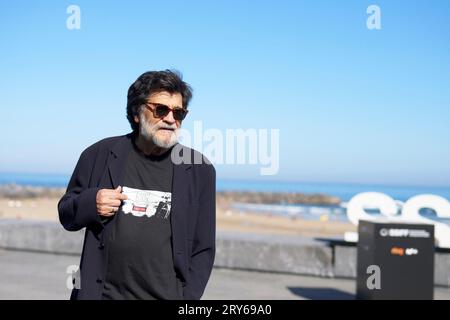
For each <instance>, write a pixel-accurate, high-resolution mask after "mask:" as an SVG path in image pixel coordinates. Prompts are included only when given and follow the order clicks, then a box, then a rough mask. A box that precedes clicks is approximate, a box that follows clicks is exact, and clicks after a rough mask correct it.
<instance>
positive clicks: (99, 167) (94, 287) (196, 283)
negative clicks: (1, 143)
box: [58, 133, 216, 299]
mask: <svg viewBox="0 0 450 320" xmlns="http://www.w3.org/2000/svg"><path fill="white" fill-rule="evenodd" d="M131 138H132V133H130V134H127V135H125V136H118V137H112V138H106V139H103V140H101V141H99V142H97V143H95V144H93V145H92V146H90V147H88V148H87V149H86V150H84V151H83V153H82V154H81V156H80V159H79V160H78V163H77V165H76V167H75V170H74V172H73V174H72V177H71V179H70V182H69V185H68V187H67V191H66V194H65V195H64V196H63V197H62V198H61V200H60V201H59V203H58V212H59V220H60V222H61V224H62V225H63V227H64V228H65V229H66V230H69V231H77V230H80V229H82V228H86V233H85V238H84V244H83V252H82V255H81V262H80V276H81V278H80V287H81V288H80V289H73V291H72V294H71V299H101V296H102V288H103V282H104V280H105V276H106V257H107V254H106V252H107V249H108V248H107V243H106V239H107V237H108V235H109V233H110V232H111V229H112V228H111V226H112V225H113V224H112V223H111V222H112V221H113V220H114V217H115V215H114V216H112V217H110V218H103V217H100V216H99V215H98V213H97V208H96V195H97V191H98V190H100V189H104V188H108V189H115V188H116V187H117V186H119V185H120V186H122V185H123V184H122V176H123V172H124V166H125V163H126V159H127V155H128V153H129V151H130V150H131V148H132V142H131ZM179 146H181V145H179ZM184 152H187V153H189V154H190V155H191V160H192V164H187V163H181V164H175V165H174V172H173V181H172V207H171V215H170V219H171V223H172V247H173V260H174V266H175V271H176V273H177V275H178V276H179V278H180V279H181V281H182V284H183V295H184V299H200V297H201V296H202V294H203V292H204V290H205V287H206V284H207V282H208V279H209V277H210V274H211V270H212V267H213V262H214V255H215V233H216V230H215V229H216V225H215V224H216V218H215V213H216V207H215V205H216V200H215V182H216V173H215V169H214V167H213V166H212V165H211V164H208V162H205V161H203V162H202V164H195V163H196V161H195V162H194V159H202V158H200V157H201V154H200V153H198V152H197V151H194V150H193V149H190V148H187V147H185V146H182V153H181V154H185V153H184ZM199 156H200V157H199Z"/></svg>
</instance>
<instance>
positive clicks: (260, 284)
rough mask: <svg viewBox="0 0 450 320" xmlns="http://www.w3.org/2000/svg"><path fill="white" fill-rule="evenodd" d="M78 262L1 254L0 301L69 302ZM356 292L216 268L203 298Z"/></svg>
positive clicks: (309, 280)
mask: <svg viewBox="0 0 450 320" xmlns="http://www.w3.org/2000/svg"><path fill="white" fill-rule="evenodd" d="M78 263H79V257H78V256H70V255H55V254H47V253H36V252H26V251H10V250H0V299H62V300H65V299H68V297H69V295H70V290H69V289H67V287H66V282H67V279H68V277H69V273H67V268H68V266H70V265H78ZM354 293H355V280H345V279H327V278H317V277H308V276H298V275H287V274H274V273H263V272H251V271H242V270H230V269H218V268H215V269H214V270H213V274H212V277H211V279H210V282H209V284H208V287H207V289H206V292H205V295H204V296H203V299H223V300H231V299H233V300H242V299H249V300H259V299H267V300H279V299H283V300H293V299H354ZM435 298H436V299H448V300H450V290H449V289H445V288H436V289H435Z"/></svg>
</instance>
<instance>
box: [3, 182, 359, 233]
mask: <svg viewBox="0 0 450 320" xmlns="http://www.w3.org/2000/svg"><path fill="white" fill-rule="evenodd" d="M4 189H7V190H9V191H8V193H5V192H3V193H2V194H1V195H0V219H33V220H47V221H58V211H57V204H58V201H59V199H60V197H61V196H62V194H63V193H64V189H61V188H59V189H46V188H25V187H13V188H4ZM11 190H14V191H11ZM274 201H282V202H283V203H293V204H295V203H307V204H336V203H337V202H338V201H339V199H336V198H335V197H327V196H325V195H303V194H273V193H262V192H251V193H243V192H218V193H217V196H216V218H217V230H218V231H220V230H225V231H239V232H251V233H259V234H282V235H293V236H295V235H299V236H309V237H342V236H343V234H344V232H346V231H355V230H356V227H355V226H353V225H352V224H351V223H350V222H346V221H329V220H328V217H327V216H321V217H320V218H319V219H317V220H311V219H302V218H300V217H293V216H281V215H275V214H271V213H268V212H264V213H262V212H252V211H243V210H240V209H236V208H234V207H233V204H234V203H258V204H261V203H273V202H274Z"/></svg>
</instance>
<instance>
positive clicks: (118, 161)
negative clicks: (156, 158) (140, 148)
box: [108, 132, 192, 189]
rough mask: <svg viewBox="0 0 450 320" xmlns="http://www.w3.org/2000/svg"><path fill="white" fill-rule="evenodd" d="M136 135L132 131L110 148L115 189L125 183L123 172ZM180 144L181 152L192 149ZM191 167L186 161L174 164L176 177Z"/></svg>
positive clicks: (109, 168) (111, 171)
mask: <svg viewBox="0 0 450 320" xmlns="http://www.w3.org/2000/svg"><path fill="white" fill-rule="evenodd" d="M134 136H135V134H134V133H133V132H132V133H129V134H127V135H125V136H122V137H120V139H119V141H118V142H117V143H116V144H114V145H113V146H112V147H111V149H110V155H109V161H108V163H109V165H108V171H109V176H110V178H111V182H112V185H113V188H114V189H115V188H117V187H118V186H119V185H120V186H122V185H123V172H124V169H125V165H126V161H127V157H128V154H129V153H130V151H131V149H132V148H133V142H132V139H133V138H134ZM178 145H180V146H181V147H182V149H181V153H184V152H191V151H192V150H191V149H190V148H188V147H186V146H184V145H181V144H178ZM172 150H173V149H172ZM191 155H192V154H191ZM191 167H192V165H191V164H186V163H181V164H174V179H175V178H176V177H177V176H178V175H179V174H180V173H181V172H183V171H185V170H188V169H190V168H191Z"/></svg>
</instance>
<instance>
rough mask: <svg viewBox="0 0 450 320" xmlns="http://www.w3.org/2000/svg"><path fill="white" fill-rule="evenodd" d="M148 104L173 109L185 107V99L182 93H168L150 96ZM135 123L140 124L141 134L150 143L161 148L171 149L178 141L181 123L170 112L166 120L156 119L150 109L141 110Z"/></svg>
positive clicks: (135, 118)
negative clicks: (162, 105)
mask: <svg viewBox="0 0 450 320" xmlns="http://www.w3.org/2000/svg"><path fill="white" fill-rule="evenodd" d="M147 103H148V104H150V107H154V105H152V104H153V103H154V104H164V105H166V106H169V107H171V108H181V107H183V98H182V96H181V94H180V93H174V94H170V93H168V92H166V91H163V92H158V93H154V94H152V95H150V96H149V98H148V99H147ZM134 121H136V123H139V134H140V135H141V136H142V137H143V138H144V139H145V140H148V141H153V143H154V144H155V145H157V146H158V147H161V148H170V147H172V146H173V145H175V144H176V143H177V141H178V129H179V128H180V126H181V121H179V120H175V119H174V118H173V113H172V112H169V113H168V114H167V115H166V116H165V117H164V118H156V117H155V116H154V115H153V112H152V111H151V109H150V108H149V107H145V106H143V107H142V108H141V111H140V114H139V117H137V116H135V117H134Z"/></svg>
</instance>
